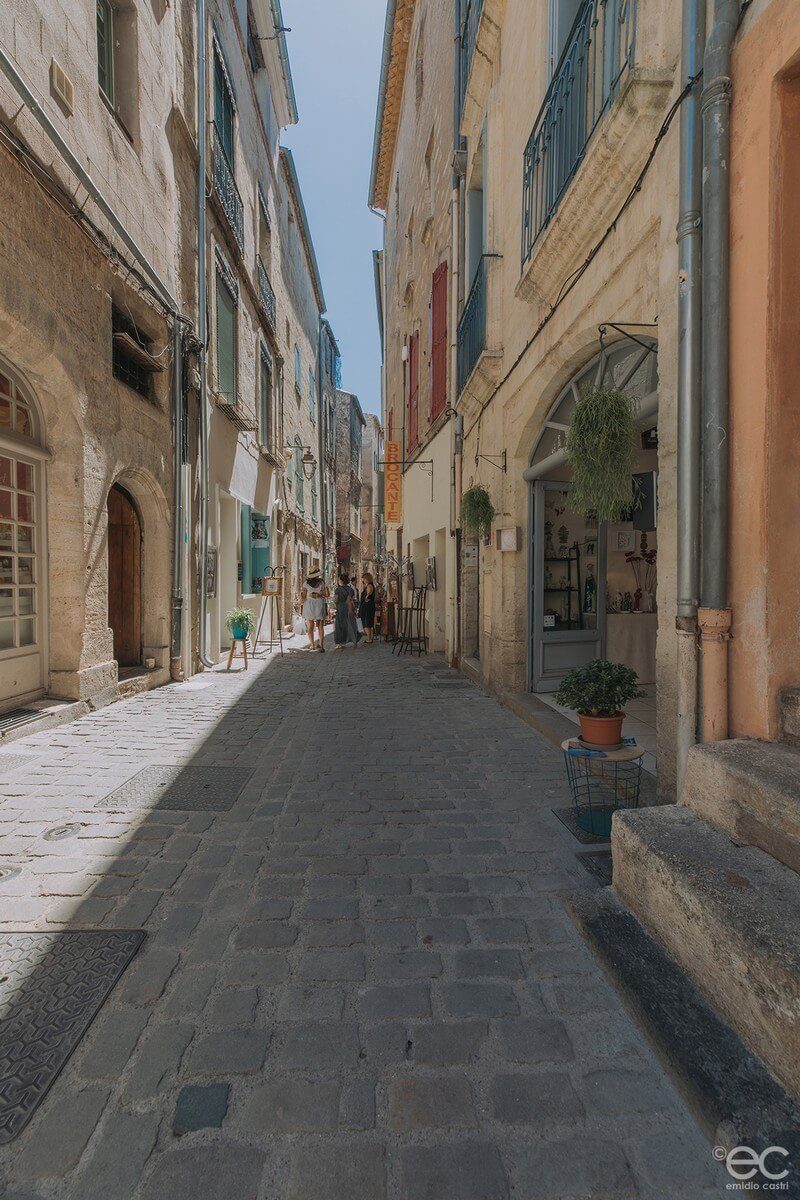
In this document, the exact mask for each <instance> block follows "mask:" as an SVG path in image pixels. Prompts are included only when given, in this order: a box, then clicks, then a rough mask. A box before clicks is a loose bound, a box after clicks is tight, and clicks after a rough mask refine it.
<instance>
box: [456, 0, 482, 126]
mask: <svg viewBox="0 0 800 1200" xmlns="http://www.w3.org/2000/svg"><path fill="white" fill-rule="evenodd" d="M482 12H483V0H467V3H466V6H465V8H464V16H463V19H462V22H461V62H460V64H459V72H460V91H461V96H460V108H459V111H460V112H463V111H464V97H465V96H466V94H467V84H468V83H469V73H470V71H471V70H472V60H473V58H474V56H475V43H476V41H477V40H478V25H479V23H480V19H481V13H482Z"/></svg>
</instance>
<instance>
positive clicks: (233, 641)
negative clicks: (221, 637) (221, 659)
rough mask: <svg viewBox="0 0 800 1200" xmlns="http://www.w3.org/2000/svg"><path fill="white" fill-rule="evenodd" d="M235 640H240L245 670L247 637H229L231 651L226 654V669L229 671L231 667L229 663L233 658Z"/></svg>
mask: <svg viewBox="0 0 800 1200" xmlns="http://www.w3.org/2000/svg"><path fill="white" fill-rule="evenodd" d="M237 642H241V645H242V651H243V653H244V669H245V671H246V670H247V638H231V652H230V654H229V655H228V668H227V669H228V670H229V671H230V669H231V663H232V662H233V658H234V655H235V653H236V643H237Z"/></svg>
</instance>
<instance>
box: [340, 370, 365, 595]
mask: <svg viewBox="0 0 800 1200" xmlns="http://www.w3.org/2000/svg"><path fill="white" fill-rule="evenodd" d="M365 423H366V422H365V420H364V414H363V412H362V411H361V405H360V404H359V401H358V396H355V395H353V393H352V392H345V391H343V390H342V389H341V388H339V389H337V392H336V561H337V567H338V570H340V571H347V573H348V574H349V575H351V576H352V575H355V576H356V578H359V577H360V575H361V571H362V546H361V508H360V505H361V444H362V438H363V429H364V425H365Z"/></svg>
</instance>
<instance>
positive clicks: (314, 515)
mask: <svg viewBox="0 0 800 1200" xmlns="http://www.w3.org/2000/svg"><path fill="white" fill-rule="evenodd" d="M311 520H312V521H313V522H314V523H315V524H316V521H317V468H316V467H314V474H313V475H312V476H311Z"/></svg>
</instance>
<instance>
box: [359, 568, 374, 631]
mask: <svg viewBox="0 0 800 1200" xmlns="http://www.w3.org/2000/svg"><path fill="white" fill-rule="evenodd" d="M358 615H359V616H360V617H361V624H362V625H363V626H364V635H365V637H366V639H367V643H366V644H367V645H368V646H371V645H372V639H373V637H374V635H375V581H374V579H373V578H372V576H371V575H370V573H369V571H365V572H364V574H363V575H362V576H361V600H360V602H359V607H358Z"/></svg>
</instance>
